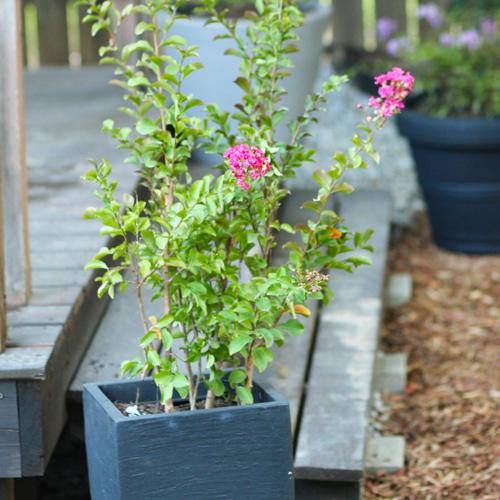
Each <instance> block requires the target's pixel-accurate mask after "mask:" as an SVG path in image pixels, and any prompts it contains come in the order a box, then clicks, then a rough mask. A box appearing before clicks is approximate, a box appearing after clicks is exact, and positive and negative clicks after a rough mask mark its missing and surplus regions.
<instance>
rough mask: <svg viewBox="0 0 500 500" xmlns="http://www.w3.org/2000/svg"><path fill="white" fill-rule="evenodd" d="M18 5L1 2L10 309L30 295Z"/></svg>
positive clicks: (1, 132) (1, 133) (0, 91)
mask: <svg viewBox="0 0 500 500" xmlns="http://www.w3.org/2000/svg"><path fill="white" fill-rule="evenodd" d="M22 64H23V62H22V41H21V0H1V1H0V67H1V68H2V71H0V144H1V148H0V149H1V155H0V164H1V168H2V197H3V212H4V213H3V223H4V235H5V236H4V250H5V275H6V276H5V283H6V295H7V304H8V305H13V306H16V305H22V304H25V303H26V302H27V300H28V298H29V295H30V288H31V279H30V256H29V236H28V189H27V179H26V155H25V143H24V102H23V99H24V95H23V73H22V71H23V65H22Z"/></svg>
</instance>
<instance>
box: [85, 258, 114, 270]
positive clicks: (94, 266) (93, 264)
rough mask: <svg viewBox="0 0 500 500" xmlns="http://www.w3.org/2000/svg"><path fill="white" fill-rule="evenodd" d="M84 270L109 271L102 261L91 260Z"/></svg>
mask: <svg viewBox="0 0 500 500" xmlns="http://www.w3.org/2000/svg"><path fill="white" fill-rule="evenodd" d="M83 269H84V270H85V271H88V270H90V269H108V266H107V265H106V264H105V263H104V262H102V261H100V260H91V261H90V262H89V263H88V264H87V265H86V266H85V267H84V268H83Z"/></svg>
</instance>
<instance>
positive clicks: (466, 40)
mask: <svg viewBox="0 0 500 500" xmlns="http://www.w3.org/2000/svg"><path fill="white" fill-rule="evenodd" d="M482 44H483V37H482V36H481V35H480V34H479V33H478V32H477V30H467V31H462V33H460V34H459V35H458V46H459V47H464V46H467V47H469V49H471V50H476V49H478V48H479V47H481V45H482Z"/></svg>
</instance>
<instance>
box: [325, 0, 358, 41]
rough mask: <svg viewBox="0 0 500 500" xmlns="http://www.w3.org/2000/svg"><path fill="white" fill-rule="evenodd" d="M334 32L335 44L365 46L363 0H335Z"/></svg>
mask: <svg viewBox="0 0 500 500" xmlns="http://www.w3.org/2000/svg"><path fill="white" fill-rule="evenodd" d="M333 33H334V39H335V44H337V45H339V46H345V47H354V48H357V49H362V48H363V43H364V34H363V5H362V0H333Z"/></svg>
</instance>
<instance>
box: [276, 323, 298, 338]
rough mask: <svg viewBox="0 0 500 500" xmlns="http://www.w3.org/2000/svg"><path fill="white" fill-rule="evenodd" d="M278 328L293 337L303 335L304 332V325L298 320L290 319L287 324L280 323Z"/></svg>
mask: <svg viewBox="0 0 500 500" xmlns="http://www.w3.org/2000/svg"><path fill="white" fill-rule="evenodd" d="M278 328H279V329H281V330H284V331H285V332H286V333H289V334H290V335H292V336H293V337H297V336H299V335H302V333H303V331H304V325H303V324H302V323H301V322H300V321H299V320H297V319H289V320H288V321H287V322H286V323H280V324H279V325H278Z"/></svg>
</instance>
